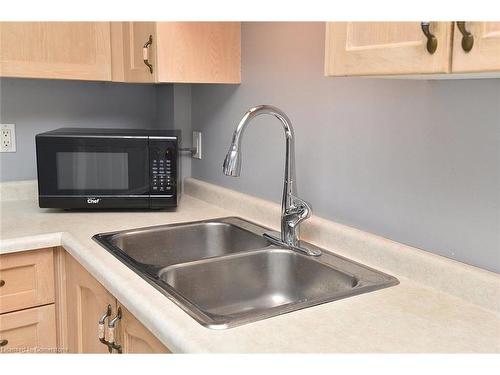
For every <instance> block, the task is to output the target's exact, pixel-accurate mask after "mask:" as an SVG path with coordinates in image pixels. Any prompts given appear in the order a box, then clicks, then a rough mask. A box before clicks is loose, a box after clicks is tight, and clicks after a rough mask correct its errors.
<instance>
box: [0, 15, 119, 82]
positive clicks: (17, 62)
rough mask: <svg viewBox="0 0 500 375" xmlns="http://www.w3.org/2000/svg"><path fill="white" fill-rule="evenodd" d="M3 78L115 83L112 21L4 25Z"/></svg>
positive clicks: (0, 29) (0, 57) (0, 63)
mask: <svg viewBox="0 0 500 375" xmlns="http://www.w3.org/2000/svg"><path fill="white" fill-rule="evenodd" d="M0 40H1V41H0V45H1V48H0V51H1V52H0V76H3V77H32V78H60V79H79V80H98V81H109V80H111V42H110V26H109V22H2V23H1V24H0Z"/></svg>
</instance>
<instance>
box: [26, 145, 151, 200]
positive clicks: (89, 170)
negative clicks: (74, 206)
mask: <svg viewBox="0 0 500 375" xmlns="http://www.w3.org/2000/svg"><path fill="white" fill-rule="evenodd" d="M36 141H37V163H38V179H39V193H40V196H49V197H50V196H55V197H64V196H67V197H89V198H99V197H101V198H102V197H105V198H106V197H116V198H120V197H121V198H127V197H137V196H143V197H144V198H148V197H149V154H148V140H147V138H145V137H144V138H126V137H121V138H108V137H106V138H98V137H78V138H75V137H39V138H37V140H36Z"/></svg>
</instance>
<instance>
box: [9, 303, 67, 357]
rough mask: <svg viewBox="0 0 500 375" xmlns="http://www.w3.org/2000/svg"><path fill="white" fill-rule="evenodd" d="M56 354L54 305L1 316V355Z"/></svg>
mask: <svg viewBox="0 0 500 375" xmlns="http://www.w3.org/2000/svg"><path fill="white" fill-rule="evenodd" d="M28 352H31V353H55V352H57V345H56V315H55V307H54V305H53V304H52V305H46V306H41V307H34V308H32V309H27V310H22V311H15V312H11V313H8V314H2V315H0V353H28Z"/></svg>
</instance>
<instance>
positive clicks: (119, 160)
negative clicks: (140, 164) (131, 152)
mask: <svg viewBox="0 0 500 375" xmlns="http://www.w3.org/2000/svg"><path fill="white" fill-rule="evenodd" d="M56 160H57V187H58V189H60V190H126V189H128V187H129V186H128V154H127V153H125V152H123V153H120V152H57V156H56Z"/></svg>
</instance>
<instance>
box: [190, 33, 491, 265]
mask: <svg viewBox="0 0 500 375" xmlns="http://www.w3.org/2000/svg"><path fill="white" fill-rule="evenodd" d="M323 56H324V24H322V23H307V24H305V23H304V24H301V23H244V24H243V29H242V77H243V82H242V84H241V85H239V86H223V85H193V86H192V127H193V129H194V130H201V131H203V137H204V145H203V146H204V159H203V160H193V161H192V174H193V177H195V178H199V179H202V180H206V181H209V182H212V183H215V184H219V185H223V186H226V187H229V188H232V189H236V190H239V191H242V192H245V193H249V194H252V195H256V196H259V197H263V198H265V199H270V200H273V201H275V202H278V201H279V200H280V196H281V189H282V178H283V160H284V159H283V155H284V153H283V151H284V136H283V134H282V130H281V127H280V125H279V123H278V122H277V121H276V120H275V119H273V118H270V117H267V118H266V117H260V118H257V119H256V120H255V121H254V123H253V124H251V125H250V127H249V128H248V129H247V132H246V134H245V139H244V140H243V165H242V174H241V177H240V178H231V177H226V176H224V175H223V174H222V168H221V165H222V161H223V158H224V155H225V153H226V150H227V148H228V146H229V142H230V139H231V134H232V132H233V129H234V126H235V125H236V123H237V122H238V121H239V120H240V118H241V116H242V115H243V113H244V112H245V111H246V110H247V109H248V108H249V107H251V106H253V105H256V104H263V103H266V104H274V105H276V106H278V107H280V108H282V109H283V110H284V111H285V112H286V113H287V114H288V115H289V117H290V118H291V120H292V123H293V125H294V127H295V132H296V138H297V140H296V159H297V178H298V191H299V196H301V197H302V198H304V199H306V200H307V201H309V202H310V203H311V204H312V206H313V208H314V210H315V213H316V214H317V215H320V216H322V217H325V218H328V219H332V220H335V221H338V222H341V223H345V224H347V225H350V226H353V227H356V228H360V229H362V230H366V231H368V232H372V233H376V234H379V235H381V236H384V237H387V238H390V239H393V240H396V241H399V242H403V243H407V244H409V245H412V246H415V247H418V248H422V249H425V250H428V251H431V252H434V253H437V254H441V255H444V256H447V257H450V258H454V259H457V260H460V261H463V262H466V263H470V264H473V265H477V266H479V267H483V268H486V269H489V270H493V271H496V272H499V271H500V219H499V216H500V214H499V212H500V151H499V150H500V80H494V79H489V80H460V81H459V80H450V81H411V80H383V79H363V78H361V79H360V78H325V77H324V76H323Z"/></svg>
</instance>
